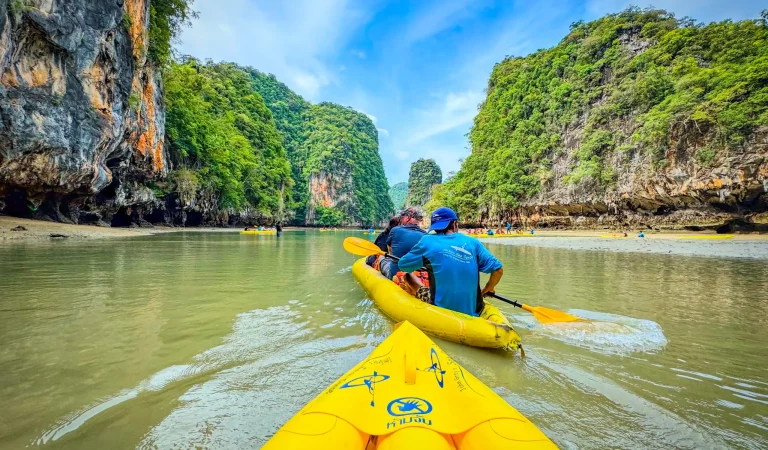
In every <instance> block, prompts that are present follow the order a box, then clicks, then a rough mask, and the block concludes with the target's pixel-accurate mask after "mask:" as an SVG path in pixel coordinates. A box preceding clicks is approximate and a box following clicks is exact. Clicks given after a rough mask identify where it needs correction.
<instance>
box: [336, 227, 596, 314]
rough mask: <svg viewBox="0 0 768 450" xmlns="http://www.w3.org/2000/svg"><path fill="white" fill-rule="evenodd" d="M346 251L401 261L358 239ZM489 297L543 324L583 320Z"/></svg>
mask: <svg viewBox="0 0 768 450" xmlns="http://www.w3.org/2000/svg"><path fill="white" fill-rule="evenodd" d="M344 250H346V251H348V252H349V253H352V254H353V255H358V256H371V255H385V256H388V257H390V258H392V259H394V260H396V261H397V260H399V259H400V258H398V257H396V256H393V255H390V254H388V253H386V252H383V251H381V249H380V248H379V247H377V246H376V244H374V243H373V242H370V241H366V240H365V239H361V238H356V237H348V238H346V239H344ZM489 296H490V297H493V298H496V299H499V300H501V301H502V302H506V303H509V304H510V305H512V306H517V307H518V308H522V309H524V310H526V311H528V312H529V313H531V314H533V317H535V318H536V319H538V321H539V322H541V323H555V322H575V321H577V320H582V319H580V318H578V317H576V316H572V315H570V314H567V313H564V312H561V311H557V310H555V309H550V308H544V307H542V306H528V305H526V304H525V303H519V302H517V301H515V300H510V299H508V298H505V297H502V296H501V295H498V294H489Z"/></svg>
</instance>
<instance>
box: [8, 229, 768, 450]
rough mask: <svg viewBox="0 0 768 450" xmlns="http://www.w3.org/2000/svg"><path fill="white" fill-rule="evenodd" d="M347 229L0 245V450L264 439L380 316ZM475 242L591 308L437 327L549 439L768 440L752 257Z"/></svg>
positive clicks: (544, 299) (368, 341)
mask: <svg viewBox="0 0 768 450" xmlns="http://www.w3.org/2000/svg"><path fill="white" fill-rule="evenodd" d="M349 234H351V233H317V232H302V231H299V232H286V233H285V234H284V236H283V237H282V238H281V239H279V240H278V239H277V238H275V237H274V236H240V235H239V234H237V233H171V234H163V235H155V236H151V237H136V238H130V239H123V240H101V241H90V242H84V241H71V242H66V241H63V242H50V243H29V244H13V245H4V246H2V247H0V405H2V407H1V408H0V448H2V449H15V448H23V447H28V446H29V447H35V446H40V447H46V448H77V449H104V448H111V449H119V448H142V449H143V448H147V449H149V448H161V449H164V448H195V447H202V448H222V449H224V448H227V449H228V448H243V447H258V446H259V445H261V444H263V443H264V442H265V440H266V439H268V437H269V436H270V435H271V434H272V433H274V432H275V431H276V430H277V428H279V426H280V425H282V424H283V423H284V422H285V421H286V420H287V419H288V418H289V417H290V416H291V415H292V414H294V413H295V412H296V411H297V410H298V409H299V408H300V407H301V406H303V405H304V404H305V403H306V402H307V401H309V400H310V399H311V398H312V397H313V396H314V395H316V394H317V393H319V392H320V391H321V390H322V389H323V388H324V387H326V386H327V385H328V384H330V383H331V382H332V381H334V380H335V379H336V378H337V377H338V376H340V375H341V374H343V373H344V372H345V371H346V370H348V369H349V368H351V367H352V366H353V365H354V364H355V363H356V362H358V361H360V360H361V359H362V358H364V357H365V356H366V355H367V354H368V353H369V352H370V351H371V350H372V348H373V347H374V346H375V345H376V344H377V343H379V342H381V340H382V339H384V337H386V336H387V335H388V333H389V331H390V329H391V322H390V321H389V320H387V319H385V318H384V317H383V316H382V315H381V313H380V312H379V311H378V310H377V309H376V307H375V306H374V305H373V304H372V302H371V301H370V300H368V298H367V296H366V294H365V292H364V291H363V290H362V289H361V288H360V287H359V286H358V285H357V284H356V283H355V281H354V280H353V278H352V276H351V274H350V273H349V268H350V266H351V264H352V263H353V262H354V260H355V258H354V257H352V256H350V255H348V254H346V253H344V252H343V250H342V249H341V240H342V238H343V237H344V236H345V235H349ZM360 236H361V235H360ZM552 239H556V238H552ZM489 248H490V249H491V251H492V252H494V253H495V254H496V255H497V256H498V257H499V258H500V259H501V260H502V262H503V263H504V265H505V276H504V279H503V281H502V283H501V285H500V288H499V292H500V293H502V294H507V295H509V296H513V297H516V298H518V299H521V300H523V301H525V302H527V303H530V304H541V305H546V306H550V307H553V308H558V309H563V310H569V311H571V312H577V313H578V314H580V315H583V316H587V317H590V318H593V319H598V320H602V321H603V322H602V323H598V324H597V325H590V326H589V327H587V326H582V327H581V328H568V327H552V326H549V327H548V326H541V325H538V324H536V323H535V322H534V321H533V320H532V319H531V318H530V317H529V316H528V315H527V314H526V313H524V312H522V311H520V310H513V308H511V307H507V306H502V309H503V310H504V311H505V312H506V313H507V314H508V315H509V316H510V318H511V319H512V321H513V322H514V323H515V324H516V327H517V328H518V329H519V331H520V334H521V335H522V337H523V342H524V344H525V348H526V352H527V358H526V359H522V358H520V357H519V356H512V355H506V354H501V353H496V352H490V351H484V350H479V349H474V348H469V347H464V346H461V345H458V344H452V343H447V342H442V341H438V343H439V344H440V345H441V347H443V349H444V350H445V351H446V352H448V353H449V354H450V355H451V356H452V357H454V358H455V359H456V360H458V361H459V363H461V364H462V365H463V366H464V367H465V368H466V369H468V370H469V371H471V372H473V373H474V374H475V375H476V376H478V377H479V378H480V379H481V380H483V381H484V382H485V383H486V384H488V385H489V386H490V387H492V388H494V390H496V392H498V393H499V394H500V395H502V396H503V397H504V398H505V399H506V400H507V401H509V402H510V403H511V404H512V405H513V406H515V407H516V408H518V409H519V410H520V411H521V412H523V413H524V414H525V415H527V416H528V417H529V418H530V419H531V420H532V421H533V422H534V423H536V424H537V425H538V426H539V427H540V428H541V429H542V430H543V431H544V432H545V433H547V435H548V436H549V437H550V438H552V439H553V440H554V441H555V442H556V443H557V444H558V445H560V446H561V447H563V448H607V447H620V448H644V449H645V448H659V449H662V448H690V449H695V448H696V449H698V448H755V449H756V448H766V446H768V345H767V344H768V319H767V317H768V261H766V260H765V259H739V258H713V257H708V258H703V257H690V256H679V255H660V254H641V253H619V252H606V251H584V250H578V251H577V250H566V249H559V248H541V247H533V246H525V247H510V246H502V245H490V246H489ZM590 327H591V328H590Z"/></svg>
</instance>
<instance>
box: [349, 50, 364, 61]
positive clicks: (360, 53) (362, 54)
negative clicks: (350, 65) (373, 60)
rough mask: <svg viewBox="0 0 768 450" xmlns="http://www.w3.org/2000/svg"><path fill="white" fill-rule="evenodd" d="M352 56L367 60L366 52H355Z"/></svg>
mask: <svg viewBox="0 0 768 450" xmlns="http://www.w3.org/2000/svg"><path fill="white" fill-rule="evenodd" d="M352 54H353V55H355V56H357V57H358V58H360V59H365V56H366V54H365V52H364V51H362V50H353V51H352Z"/></svg>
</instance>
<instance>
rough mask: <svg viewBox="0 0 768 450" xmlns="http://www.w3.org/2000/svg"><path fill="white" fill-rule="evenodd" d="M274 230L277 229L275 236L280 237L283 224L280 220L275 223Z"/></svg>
mask: <svg viewBox="0 0 768 450" xmlns="http://www.w3.org/2000/svg"><path fill="white" fill-rule="evenodd" d="M275 231H277V237H280V235H281V234H282V233H283V225H282V224H281V223H280V222H277V225H275Z"/></svg>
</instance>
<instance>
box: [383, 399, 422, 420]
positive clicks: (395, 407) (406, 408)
mask: <svg viewBox="0 0 768 450" xmlns="http://www.w3.org/2000/svg"><path fill="white" fill-rule="evenodd" d="M387 412H388V413H389V415H390V416H395V417H397V416H411V415H414V414H416V415H421V414H429V413H431V412H432V404H431V403H429V402H428V401H426V400H424V399H423V398H418V397H402V398H397V399H395V400H392V401H391V402H389V405H387Z"/></svg>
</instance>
